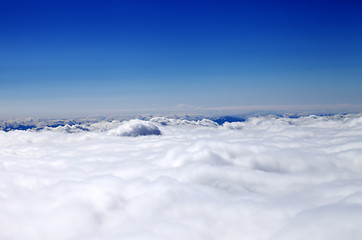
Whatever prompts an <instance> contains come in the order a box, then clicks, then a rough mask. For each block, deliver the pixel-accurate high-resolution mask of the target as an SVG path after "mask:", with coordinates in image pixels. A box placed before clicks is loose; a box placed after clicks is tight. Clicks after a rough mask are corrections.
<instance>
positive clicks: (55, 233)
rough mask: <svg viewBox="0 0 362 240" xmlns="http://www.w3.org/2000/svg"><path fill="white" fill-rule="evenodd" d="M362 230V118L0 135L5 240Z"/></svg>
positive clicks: (137, 123)
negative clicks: (361, 224)
mask: <svg viewBox="0 0 362 240" xmlns="http://www.w3.org/2000/svg"><path fill="white" fill-rule="evenodd" d="M161 133H162V134H161ZM361 222H362V117H361V116H360V115H346V116H329V117H321V116H313V115H311V116H304V117H300V118H283V117H275V116H266V117H255V118H250V119H248V120H246V121H245V122H233V123H228V122H225V123H224V124H223V125H218V124H217V123H215V122H213V121H211V120H207V119H205V120H200V121H188V120H182V119H171V118H153V119H150V120H149V121H141V120H130V121H124V122H120V121H113V122H97V123H91V124H86V125H81V124H80V125H76V124H74V125H64V126H57V127H53V128H44V129H42V130H41V131H31V130H28V131H9V132H4V131H0V239H14V240H20V239H21V240H22V239H30V240H32V239H37V240H38V239H44V240H45V239H55V240H57V239H59V240H60V239H62V240H64V239H77V240H83V239H87V240H89V239H105V240H108V239H131V240H133V239H167V240H169V239H197V240H200V239H205V240H206V239H207V240H210V239H215V240H218V239H230V240H231V239H240V238H242V239H253V240H254V239H260V240H264V239H265V240H274V239H278V240H280V239H288V240H290V239H318V240H320V239H328V240H333V239H336V240H337V239H360V238H362V230H361V228H360V223H361Z"/></svg>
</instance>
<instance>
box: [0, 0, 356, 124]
mask: <svg viewBox="0 0 362 240" xmlns="http://www.w3.org/2000/svg"><path fill="white" fill-rule="evenodd" d="M361 12H362V2H361V1H357V0H355V1H64V0H63V1H58V0H54V1H16V0H2V1H1V7H0V36H1V37H0V84H1V88H0V107H1V109H2V110H1V113H0V114H1V115H2V116H1V117H7V116H16V115H21V114H23V115H24V116H25V115H29V116H30V115H33V116H37V115H47V114H49V115H51V114H60V115H61V114H66V113H78V114H83V115H84V114H87V113H104V112H108V113H112V112H116V111H123V110H124V111H126V110H136V111H137V110H138V111H140V112H142V111H145V109H152V108H162V109H173V108H175V106H177V105H180V104H185V105H191V106H199V107H201V108H212V107H222V106H258V105H270V106H273V105H323V104H326V105H334V104H357V105H360V104H362V97H361V95H362V14H361Z"/></svg>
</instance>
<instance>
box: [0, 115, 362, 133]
mask: <svg viewBox="0 0 362 240" xmlns="http://www.w3.org/2000/svg"><path fill="white" fill-rule="evenodd" d="M360 115H361V114H359V113H343V114H331V113H330V114H310V113H298V114H296V113H284V114H263V113H260V112H254V113H249V114H239V115H225V116H220V115H216V116H206V115H205V116H204V115H176V114H175V115H169V116H160V117H159V116H154V115H141V116H122V117H108V118H107V117H94V118H75V119H24V120H4V121H0V131H4V132H9V131H15V130H18V131H42V130H52V129H53V130H57V129H58V130H59V129H61V130H63V131H65V132H69V133H71V132H79V131H93V130H97V131H98V130H99V131H102V130H101V128H102V127H106V128H107V130H109V129H110V128H116V127H118V126H119V125H121V123H122V122H125V121H133V120H140V121H143V123H141V125H142V126H143V125H145V124H146V125H147V124H148V122H153V123H156V124H159V125H161V126H162V125H163V126H165V125H169V124H176V123H177V124H176V125H189V124H190V125H201V126H213V127H215V126H222V125H225V123H234V122H241V123H242V122H247V121H248V120H250V119H251V118H261V119H262V118H263V119H264V118H269V119H272V118H275V119H278V118H282V119H285V120H288V119H290V120H293V119H299V118H302V117H310V118H313V117H324V118H325V119H334V120H337V119H344V118H351V117H352V118H354V117H359V116H360ZM132 119H133V120H132ZM101 123H103V125H102V124H101ZM97 124H98V125H97ZM99 124H101V125H102V127H95V126H101V125H99ZM137 124H138V123H137ZM106 125H107V126H106ZM141 125H140V126H137V128H142V126H141ZM135 126H136V125H134V126H133V127H135ZM147 126H148V125H147ZM139 133H140V135H148V134H143V133H142V131H141V130H140V132H139ZM154 133H155V134H156V135H160V134H161V133H158V132H157V131H156V132H154ZM125 135H127V134H125ZM130 135H132V134H130ZM137 135H138V134H137Z"/></svg>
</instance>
